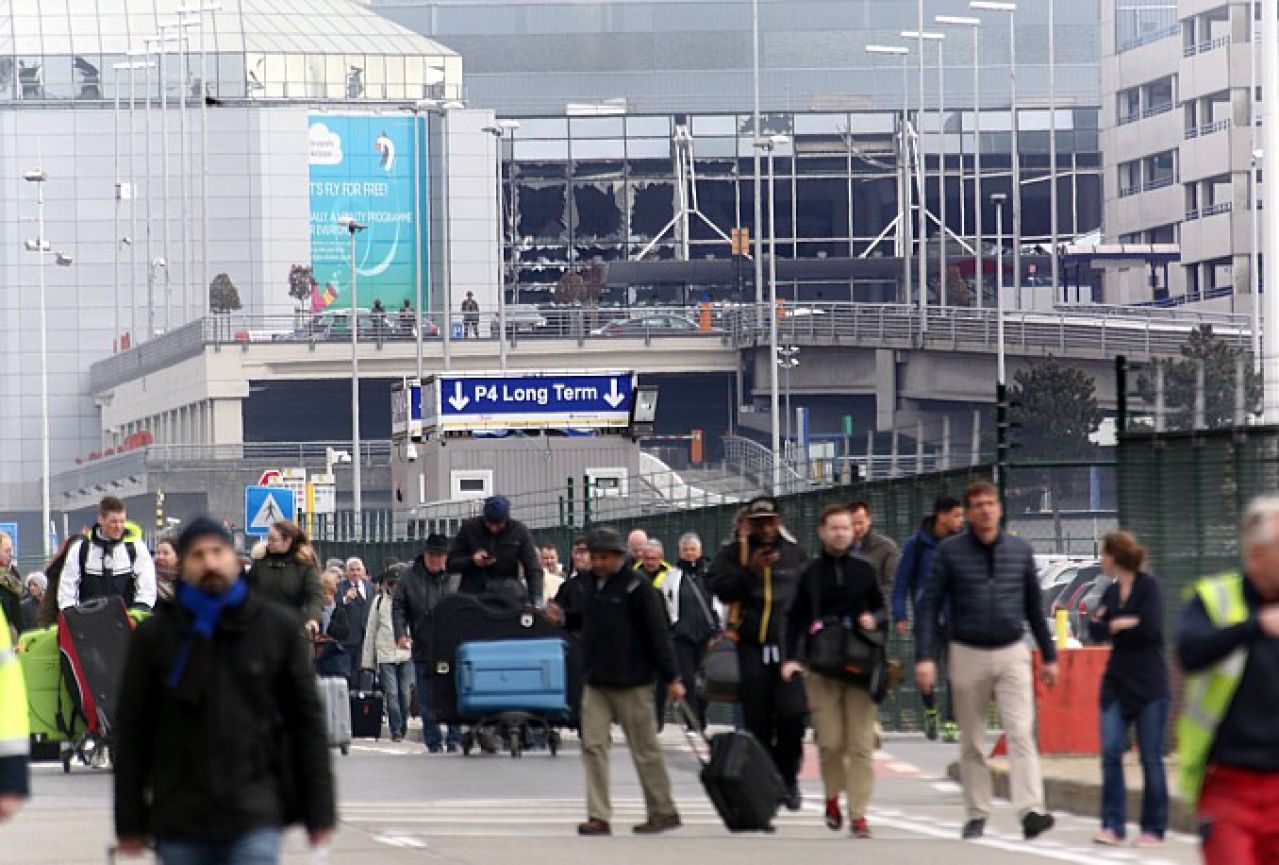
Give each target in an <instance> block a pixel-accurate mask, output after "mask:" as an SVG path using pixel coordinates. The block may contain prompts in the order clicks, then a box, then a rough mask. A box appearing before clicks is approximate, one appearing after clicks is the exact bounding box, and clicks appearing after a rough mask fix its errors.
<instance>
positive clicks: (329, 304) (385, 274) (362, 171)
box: [309, 114, 429, 312]
mask: <svg viewBox="0 0 1279 865" xmlns="http://www.w3.org/2000/svg"><path fill="white" fill-rule="evenodd" d="M309 123H310V135H309V139H310V177H311V267H312V268H313V270H314V273H315V279H316V282H317V283H318V285H317V287H316V289H315V291H314V292H313V294H312V297H311V311H312V312H323V311H324V310H326V309H329V308H334V309H344V308H350V305H351V295H350V288H351V236H350V233H349V232H348V231H347V229H346V228H345V227H343V226H341V225H338V219H339V218H340V217H343V216H350V217H352V218H353V219H355V220H356V221H357V222H360V223H363V224H364V225H367V226H368V228H366V229H365V230H364V231H361V232H359V233H358V234H357V235H356V238H355V264H356V273H357V275H358V286H359V297H358V304H359V306H361V307H363V308H366V309H367V308H369V307H371V306H373V303H374V301H377V300H380V301H382V305H383V306H384V307H385V308H386V309H387V310H388V311H389V312H394V311H395V310H397V309H399V308H400V306H401V304H403V303H404V301H405V300H408V301H409V303H410V304H412V303H413V299H414V296H415V291H416V274H417V267H418V265H419V258H420V263H421V267H422V268H423V270H422V279H423V282H424V283H425V281H426V278H427V273H428V272H429V271H427V269H426V257H425V236H424V235H425V231H423V232H422V234H423V237H422V238H421V240H422V246H423V248H422V249H419V248H418V246H417V240H418V232H417V230H416V226H417V222H418V219H419V216H420V214H419V212H418V211H419V202H421V208H422V209H423V210H425V207H426V202H427V201H428V200H429V199H428V198H427V196H426V194H425V190H426V176H427V173H428V172H427V166H426V162H425V152H426V147H425V139H424V136H422V135H421V134H420V133H421V128H422V127H421V125H420V123H419V122H418V119H417V118H415V117H396V116H385V115H335V114H312V115H311V116H310V118H309ZM415 163H416V164H417V169H416V171H415V170H414V164H415ZM415 176H416V178H417V179H418V181H419V184H418V190H417V192H419V193H420V195H418V194H415V189H414V183H413V181H414V179H415ZM423 224H425V220H424V219H423ZM426 296H427V293H426V287H425V285H424V286H423V298H424V303H425V297H426Z"/></svg>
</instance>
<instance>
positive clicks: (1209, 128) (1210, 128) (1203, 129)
mask: <svg viewBox="0 0 1279 865" xmlns="http://www.w3.org/2000/svg"><path fill="white" fill-rule="evenodd" d="M1229 128H1230V118H1229V117H1227V118H1224V119H1222V120H1214V121H1213V122H1212V123H1205V124H1203V125H1202V126H1200V127H1199V137H1200V138H1204V137H1206V136H1209V135H1213V134H1215V133H1217V132H1223V131H1225V130H1227V129H1229Z"/></svg>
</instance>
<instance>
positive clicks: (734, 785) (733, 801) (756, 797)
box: [681, 703, 786, 832]
mask: <svg viewBox="0 0 1279 865" xmlns="http://www.w3.org/2000/svg"><path fill="white" fill-rule="evenodd" d="M681 710H682V711H683V712H684V715H685V718H687V719H689V720H690V721H691V722H692V724H691V726H692V728H693V729H697V727H698V725H697V724H696V722H695V719H694V718H693V716H692V713H691V711H690V710H689V708H688V704H687V703H682V704H681ZM688 735H689V736H690V737H692V736H693V735H701V734H694V733H692V732H689V734H688ZM701 738H702V739H703V740H705V741H707V742H708V743H709V744H710V747H711V754H710V760H702V757H701V754H700V753H697V749H696V748H694V753H697V759H698V760H699V761H700V762H701V763H702V771H701V779H702V786H703V787H705V788H706V794H707V795H708V796H709V797H710V800H711V803H712V804H713V805H714V806H715V810H716V811H717V812H718V813H719V816H720V819H721V820H723V821H724V825H725V826H726V827H727V828H728V831H730V832H772V831H773V818H774V817H776V816H777V807H778V805H779V804H780V803H781V800H782V797H783V796H784V795H785V792H786V789H785V785H784V784H783V783H782V776H781V775H780V774H779V773H778V771H777V767H776V766H774V765H773V758H772V757H771V756H770V755H769V753H768V749H766V748H765V747H764V746H763V745H761V744H760V742H759V740H758V739H756V738H755V737H754V736H752V735H751V734H750V733H746V732H732V733H719V734H718V735H716V736H714V737H712V738H711V739H709V740H707V739H706V737H705V736H704V735H702V736H701Z"/></svg>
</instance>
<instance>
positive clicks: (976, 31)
mask: <svg viewBox="0 0 1279 865" xmlns="http://www.w3.org/2000/svg"><path fill="white" fill-rule="evenodd" d="M973 203H974V205H975V206H976V209H977V214H976V216H977V222H976V226H975V228H976V231H977V241H976V243H974V244H973V249H974V250H975V252H974V253H973V260H974V264H975V265H976V268H975V270H974V271H973V280H974V282H973V285H974V288H975V290H976V292H977V308H978V309H981V308H982V307H983V306H984V305H985V303H986V299H985V297H984V296H983V295H984V293H985V286H983V284H982V282H983V280H984V278H985V273H983V270H984V268H985V266H986V263H985V260H984V256H983V254H982V246H983V244H985V242H986V235H985V229H984V228H983V226H982V210H983V209H984V206H985V199H983V198H982V197H981V25H980V24H975V25H973Z"/></svg>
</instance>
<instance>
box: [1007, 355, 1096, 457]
mask: <svg viewBox="0 0 1279 865" xmlns="http://www.w3.org/2000/svg"><path fill="white" fill-rule="evenodd" d="M1096 390H1097V383H1096V382H1095V381H1093V378H1092V376H1090V375H1088V374H1087V373H1085V372H1082V371H1081V370H1078V369H1074V368H1073V367H1069V366H1065V365H1063V364H1061V363H1059V362H1058V360H1057V359H1056V358H1055V357H1053V356H1051V355H1049V357H1048V359H1047V360H1045V361H1044V362H1043V363H1040V364H1037V365H1035V366H1033V367H1031V368H1030V369H1027V370H1021V371H1020V372H1018V373H1017V374H1016V375H1014V376H1013V384H1012V387H1011V388H1009V398H1010V399H1011V401H1012V403H1013V407H1012V410H1011V415H1012V416H1011V418H1010V420H1011V421H1012V422H1013V424H1015V425H1016V424H1020V427H1019V428H1018V427H1015V428H1014V429H1015V432H1014V438H1015V440H1016V442H1017V444H1018V445H1019V446H1020V453H1019V454H1018V456H1019V457H1025V458H1027V459H1049V458H1051V459H1060V460H1075V459H1085V458H1087V457H1090V456H1092V454H1093V449H1094V447H1095V445H1093V443H1092V441H1091V440H1090V438H1089V437H1090V436H1092V435H1093V434H1094V433H1096V432H1097V428H1098V427H1099V426H1101V421H1102V413H1101V407H1100V406H1099V405H1098V404H1097V393H1096Z"/></svg>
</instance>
